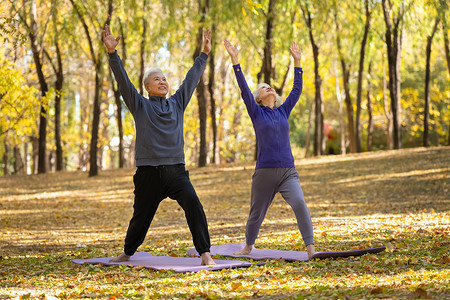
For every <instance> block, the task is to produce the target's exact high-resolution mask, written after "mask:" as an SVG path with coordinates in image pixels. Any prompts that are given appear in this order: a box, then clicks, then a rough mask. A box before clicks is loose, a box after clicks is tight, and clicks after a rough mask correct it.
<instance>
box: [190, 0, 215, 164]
mask: <svg viewBox="0 0 450 300" xmlns="http://www.w3.org/2000/svg"><path fill="white" fill-rule="evenodd" d="M197 3H198V13H199V15H200V16H201V17H200V26H199V27H198V30H197V38H196V47H195V51H194V54H193V55H192V58H193V59H194V60H195V59H196V58H197V56H199V55H200V52H201V49H202V40H203V31H204V26H203V24H204V23H205V19H206V14H207V13H208V10H209V0H205V1H202V0H197ZM212 72H214V70H212ZM203 76H204V74H202V76H201V77H200V82H199V83H198V85H197V101H198V118H199V121H200V128H199V132H200V150H199V156H198V166H199V167H204V166H206V160H207V157H208V150H207V143H206V123H207V96H206V88H205V80H204V78H203Z"/></svg>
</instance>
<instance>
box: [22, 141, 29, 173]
mask: <svg viewBox="0 0 450 300" xmlns="http://www.w3.org/2000/svg"><path fill="white" fill-rule="evenodd" d="M23 157H24V160H23V169H24V171H25V174H28V141H26V142H25V143H24V144H23Z"/></svg>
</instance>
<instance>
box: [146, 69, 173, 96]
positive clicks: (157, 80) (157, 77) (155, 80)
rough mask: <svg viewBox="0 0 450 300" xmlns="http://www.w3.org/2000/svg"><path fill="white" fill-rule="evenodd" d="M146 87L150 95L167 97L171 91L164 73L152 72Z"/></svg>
mask: <svg viewBox="0 0 450 300" xmlns="http://www.w3.org/2000/svg"><path fill="white" fill-rule="evenodd" d="M145 89H146V90H147V92H148V94H149V95H150V96H157V97H165V96H166V95H167V93H168V92H169V83H168V82H167V80H166V76H164V75H163V73H161V72H156V73H152V74H150V77H149V79H148V80H147V84H146V85H145Z"/></svg>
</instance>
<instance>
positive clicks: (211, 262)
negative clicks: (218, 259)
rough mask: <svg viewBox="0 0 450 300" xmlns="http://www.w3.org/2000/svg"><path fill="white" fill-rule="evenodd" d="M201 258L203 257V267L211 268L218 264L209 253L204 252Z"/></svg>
mask: <svg viewBox="0 0 450 300" xmlns="http://www.w3.org/2000/svg"><path fill="white" fill-rule="evenodd" d="M201 257H202V266H210V265H215V264H216V263H215V262H214V260H213V259H212V257H211V254H210V253H209V252H203V253H202V255H201Z"/></svg>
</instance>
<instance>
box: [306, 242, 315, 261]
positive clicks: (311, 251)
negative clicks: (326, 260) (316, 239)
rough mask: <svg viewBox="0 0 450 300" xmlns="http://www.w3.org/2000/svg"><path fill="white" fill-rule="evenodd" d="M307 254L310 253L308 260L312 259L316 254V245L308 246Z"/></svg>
mask: <svg viewBox="0 0 450 300" xmlns="http://www.w3.org/2000/svg"><path fill="white" fill-rule="evenodd" d="M306 252H308V259H311V257H312V256H313V255H314V254H316V249H315V247H314V244H309V245H308V246H306Z"/></svg>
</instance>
